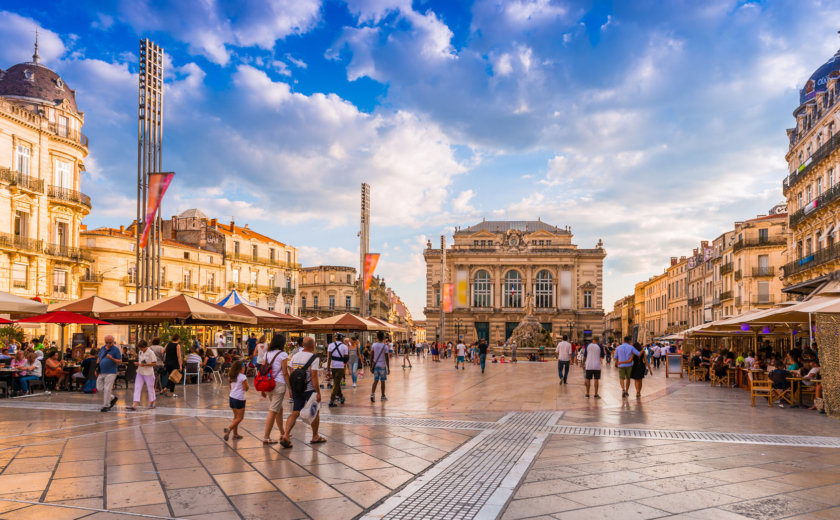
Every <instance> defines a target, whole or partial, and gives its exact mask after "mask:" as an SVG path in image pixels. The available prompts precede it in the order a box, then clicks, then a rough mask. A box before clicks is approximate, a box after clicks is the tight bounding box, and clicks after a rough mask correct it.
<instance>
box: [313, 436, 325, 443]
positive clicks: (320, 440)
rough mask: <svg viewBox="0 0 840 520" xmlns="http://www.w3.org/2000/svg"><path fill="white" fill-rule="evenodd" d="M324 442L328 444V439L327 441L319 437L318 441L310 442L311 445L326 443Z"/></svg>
mask: <svg viewBox="0 0 840 520" xmlns="http://www.w3.org/2000/svg"><path fill="white" fill-rule="evenodd" d="M324 442H327V439H325V438H323V437H321V436H320V435H319V436H318V438H317V439H314V440H311V441H309V444H321V443H324Z"/></svg>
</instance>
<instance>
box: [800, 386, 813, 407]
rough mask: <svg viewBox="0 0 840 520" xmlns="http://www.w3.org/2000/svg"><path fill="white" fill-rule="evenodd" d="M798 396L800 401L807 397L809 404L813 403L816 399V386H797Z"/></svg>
mask: <svg viewBox="0 0 840 520" xmlns="http://www.w3.org/2000/svg"><path fill="white" fill-rule="evenodd" d="M799 395H800V399H801V398H804V397H805V396H808V398H809V399H810V400H811V402H813V401H814V399H816V397H817V385H806V384H804V383H802V384H801V385H799Z"/></svg>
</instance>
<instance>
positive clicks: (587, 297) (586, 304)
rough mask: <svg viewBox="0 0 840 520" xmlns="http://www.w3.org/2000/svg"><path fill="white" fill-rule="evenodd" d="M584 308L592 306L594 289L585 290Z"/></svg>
mask: <svg viewBox="0 0 840 520" xmlns="http://www.w3.org/2000/svg"><path fill="white" fill-rule="evenodd" d="M583 308H584V309H591V308H592V291H590V290H586V291H583Z"/></svg>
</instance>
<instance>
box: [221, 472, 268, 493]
mask: <svg viewBox="0 0 840 520" xmlns="http://www.w3.org/2000/svg"><path fill="white" fill-rule="evenodd" d="M213 478H214V479H215V480H216V483H217V484H218V485H219V487H220V488H222V491H224V492H225V494H226V495H228V496H233V495H247V494H249V493H262V492H267V491H274V490H275V488H274V486H273V485H272V484H271V482H269V481H268V480H266V478H265V477H263V476H262V475H260V474H259V473H257V472H256V471H245V472H241V473H220V474H217V475H213Z"/></svg>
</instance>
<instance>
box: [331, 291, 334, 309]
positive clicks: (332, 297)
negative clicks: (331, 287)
mask: <svg viewBox="0 0 840 520" xmlns="http://www.w3.org/2000/svg"><path fill="white" fill-rule="evenodd" d="M332 309H335V295H334V294H331V295H330V310H332Z"/></svg>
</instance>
